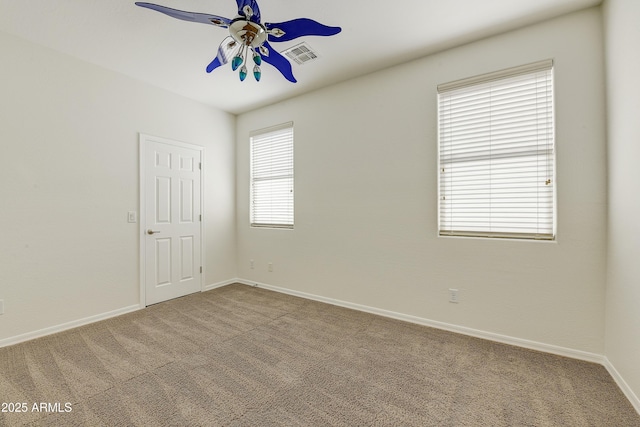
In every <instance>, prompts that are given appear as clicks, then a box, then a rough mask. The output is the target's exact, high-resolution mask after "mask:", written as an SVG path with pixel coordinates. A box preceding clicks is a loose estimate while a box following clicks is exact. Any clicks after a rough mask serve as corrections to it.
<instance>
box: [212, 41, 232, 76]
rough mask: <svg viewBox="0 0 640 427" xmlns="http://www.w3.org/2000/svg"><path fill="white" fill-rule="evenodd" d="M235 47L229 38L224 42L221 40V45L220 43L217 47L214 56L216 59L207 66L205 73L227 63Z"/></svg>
mask: <svg viewBox="0 0 640 427" xmlns="http://www.w3.org/2000/svg"><path fill="white" fill-rule="evenodd" d="M230 42H231V43H230ZM236 45H237V44H236V43H235V42H233V39H232V38H231V37H226V38H225V39H224V40H222V43H220V47H218V54H217V55H216V58H215V59H214V60H213V61H211V63H210V64H209V65H208V66H207V73H210V72H212V71H213V70H215V69H216V68H218V67H219V66H221V65H224V64H226V63H227V62H229V58H231V55H232V53H233V50H234V48H235V46H236Z"/></svg>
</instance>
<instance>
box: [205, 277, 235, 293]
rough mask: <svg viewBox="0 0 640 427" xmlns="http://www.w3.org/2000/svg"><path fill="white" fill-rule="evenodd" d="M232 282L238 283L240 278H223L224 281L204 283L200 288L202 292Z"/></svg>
mask: <svg viewBox="0 0 640 427" xmlns="http://www.w3.org/2000/svg"><path fill="white" fill-rule="evenodd" d="M234 283H240V279H229V280H225V281H222V282H218V283H213V284H211V285H206V286H205V287H204V288H202V292H207V291H211V290H213V289H217V288H221V287H223V286H228V285H232V284H234Z"/></svg>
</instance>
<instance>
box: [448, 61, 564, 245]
mask: <svg viewBox="0 0 640 427" xmlns="http://www.w3.org/2000/svg"><path fill="white" fill-rule="evenodd" d="M554 138H555V137H554V112H553V62H552V61H542V62H537V63H534V64H529V65H524V66H521V67H516V68H512V69H509V70H504V71H499V72H496V73H491V74H487V75H483V76H479V77H473V78H470V79H465V80H460V81H456V82H452V83H448V84H444V85H439V86H438V144H439V171H440V174H439V175H440V177H439V210H440V212H439V229H440V235H443V236H444V235H447V236H451V235H453V236H456V235H461V236H476V237H503V238H523V239H545V240H552V239H554V238H555V216H556V215H555V176H554V170H555V165H554V164H555V154H554Z"/></svg>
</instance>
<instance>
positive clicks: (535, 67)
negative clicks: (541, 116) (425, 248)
mask: <svg viewBox="0 0 640 427" xmlns="http://www.w3.org/2000/svg"><path fill="white" fill-rule="evenodd" d="M540 72H548V73H549V80H550V89H548V92H549V93H548V94H547V95H546V96H547V101H548V102H549V106H548V107H547V108H548V111H547V110H545V111H546V112H547V114H550V124H546V126H548V127H549V126H550V130H548V135H547V138H548V140H547V142H546V144H547V145H546V146H547V147H550V149H549V148H547V150H546V151H547V157H546V158H545V161H546V162H550V169H551V173H550V176H549V177H548V180H550V184H551V189H550V190H551V196H550V202H547V203H550V205H551V208H550V212H551V220H550V221H551V226H550V232H549V230H548V229H547V230H545V231H546V232H544V233H534V232H512V231H487V230H481V229H480V228H481V227H478V229H476V230H473V229H471V228H472V227H465V229H462V230H456V229H455V228H456V227H455V226H451V225H452V224H450V226H449V227H443V218H444V217H443V200H444V199H443V179H445V178H444V176H443V174H444V169H443V164H442V157H443V145H444V142H443V137H442V133H443V125H442V120H443V117H442V112H441V108H442V95H443V94H447V93H452V92H454V91H458V90H468V89H469V88H473V87H480V86H484V85H488V84H495V83H498V84H499V82H500V81H505V80H507V79H511V78H515V77H517V76H524V75H533V74H535V73H540ZM437 89H438V90H437V132H438V135H437V146H438V153H437V154H438V156H437V163H438V169H437V170H438V235H439V236H441V237H457V236H460V237H480V238H502V239H524V240H546V241H554V240H555V239H556V236H557V210H558V204H557V181H556V175H557V149H556V134H555V133H556V131H555V128H556V126H555V121H556V117H555V116H556V114H555V105H554V104H555V81H554V64H553V60H545V61H538V62H535V63H531V64H526V65H522V66H519V67H513V68H508V69H505V70H500V71H496V72H493V73H487V74H483V75H479V76H474V77H470V78H467V79H462V80H456V81H454V82H450V83H445V84H442V85H438V88H437ZM491 108H493V107H490V108H489V110H491ZM490 120H491V119H490ZM490 139H491V138H490ZM491 141H492V142H490V143H489V146H491V144H494V142H493V140H491ZM549 141H550V142H549ZM543 151H544V150H543ZM511 156H513V158H520V159H523V158H525V157H526V156H525V155H520V156H515V155H513V154H511ZM492 159H493V157H492ZM448 164H452V163H448ZM548 164H549V163H547V166H545V167H543V168H541V169H544V168H547V173H549V172H548V169H549V167H548ZM488 169H491V166H489V167H488ZM449 176H451V175H449ZM489 179H492V178H489ZM548 180H547V181H548ZM537 185H540V183H538V184H537ZM547 185H549V184H547ZM483 200H486V201H489V200H491V196H488V197H486V198H484V199H483ZM449 204H450V202H449V203H447V205H449ZM491 215H492V214H491V213H490V214H489V217H491ZM536 218H540V216H539V213H538V216H537V217H536ZM474 219H478V218H474ZM538 221H539V219H538ZM505 228H507V227H505Z"/></svg>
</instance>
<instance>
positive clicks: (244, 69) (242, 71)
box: [240, 65, 247, 82]
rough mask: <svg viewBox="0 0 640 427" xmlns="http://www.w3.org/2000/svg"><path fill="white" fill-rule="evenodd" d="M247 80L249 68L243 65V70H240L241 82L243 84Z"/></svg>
mask: <svg viewBox="0 0 640 427" xmlns="http://www.w3.org/2000/svg"><path fill="white" fill-rule="evenodd" d="M246 78H247V66H246V65H243V66H242V68H240V81H241V82H243V81H244V79H246Z"/></svg>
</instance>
